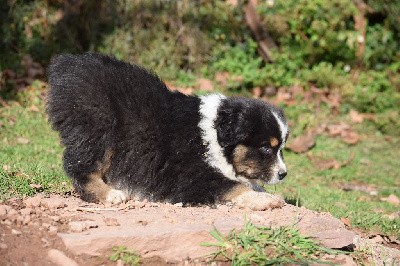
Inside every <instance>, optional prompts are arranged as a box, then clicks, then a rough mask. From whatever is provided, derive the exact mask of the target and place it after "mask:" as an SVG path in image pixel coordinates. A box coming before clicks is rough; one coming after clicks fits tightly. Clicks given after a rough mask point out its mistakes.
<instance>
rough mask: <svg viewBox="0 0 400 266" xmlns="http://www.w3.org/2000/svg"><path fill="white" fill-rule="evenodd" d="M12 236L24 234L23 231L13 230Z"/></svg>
mask: <svg viewBox="0 0 400 266" xmlns="http://www.w3.org/2000/svg"><path fill="white" fill-rule="evenodd" d="M11 234H13V235H17V236H18V235H21V234H22V232H21V231H18V230H16V229H11Z"/></svg>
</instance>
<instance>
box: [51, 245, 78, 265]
mask: <svg viewBox="0 0 400 266" xmlns="http://www.w3.org/2000/svg"><path fill="white" fill-rule="evenodd" d="M47 257H48V258H49V260H50V261H51V262H53V263H54V264H55V265H57V266H78V263H76V261H74V260H73V259H71V258H69V257H67V256H66V255H65V254H64V253H63V252H62V251H60V250H58V249H50V250H49V251H48V252H47Z"/></svg>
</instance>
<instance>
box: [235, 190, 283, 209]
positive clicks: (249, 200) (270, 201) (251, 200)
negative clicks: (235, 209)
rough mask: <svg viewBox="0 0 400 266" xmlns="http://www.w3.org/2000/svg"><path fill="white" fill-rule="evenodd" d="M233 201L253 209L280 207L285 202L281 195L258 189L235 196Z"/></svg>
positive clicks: (240, 205) (242, 206)
mask: <svg viewBox="0 0 400 266" xmlns="http://www.w3.org/2000/svg"><path fill="white" fill-rule="evenodd" d="M232 202H233V203H234V204H236V205H237V206H239V207H241V208H250V209H252V210H253V211H264V210H268V209H274V208H280V207H282V206H283V205H284V204H285V201H284V200H283V199H282V198H281V197H279V196H276V195H272V194H269V193H266V192H256V191H246V192H244V193H242V194H240V195H238V196H236V197H234V198H233V199H232Z"/></svg>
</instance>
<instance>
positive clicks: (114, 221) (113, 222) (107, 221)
mask: <svg viewBox="0 0 400 266" xmlns="http://www.w3.org/2000/svg"><path fill="white" fill-rule="evenodd" d="M104 223H105V224H106V225H107V226H119V225H120V224H119V222H118V220H117V219H115V218H109V217H107V218H104Z"/></svg>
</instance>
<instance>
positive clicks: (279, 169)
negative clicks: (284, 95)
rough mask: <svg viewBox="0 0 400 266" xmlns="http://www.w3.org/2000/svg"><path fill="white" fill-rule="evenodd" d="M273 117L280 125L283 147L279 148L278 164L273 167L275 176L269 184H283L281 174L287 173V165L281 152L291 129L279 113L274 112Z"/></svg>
mask: <svg viewBox="0 0 400 266" xmlns="http://www.w3.org/2000/svg"><path fill="white" fill-rule="evenodd" d="M272 115H273V116H274V117H275V119H276V122H277V123H278V125H279V130H280V132H281V139H282V143H281V146H280V147H279V151H278V154H277V155H278V160H277V162H276V164H275V165H274V166H273V172H274V175H273V177H272V178H271V179H270V180H269V182H268V184H271V185H272V184H278V183H280V182H282V180H279V173H280V172H287V169H286V165H285V163H284V161H283V158H282V154H281V150H282V149H283V147H285V142H286V136H287V134H288V132H289V128H288V125H287V123H285V122H284V121H283V120H282V119H281V118H280V117H279V116H278V114H277V113H275V112H272Z"/></svg>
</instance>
